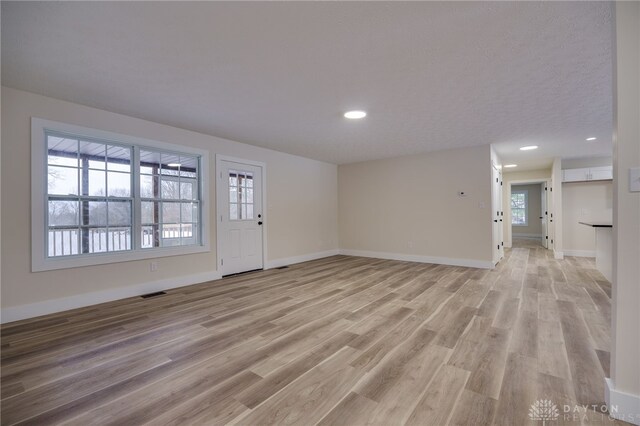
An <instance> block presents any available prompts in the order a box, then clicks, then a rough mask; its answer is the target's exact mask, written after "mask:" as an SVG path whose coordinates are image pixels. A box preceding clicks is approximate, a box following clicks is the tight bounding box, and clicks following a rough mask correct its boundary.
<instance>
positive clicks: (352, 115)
mask: <svg viewBox="0 0 640 426" xmlns="http://www.w3.org/2000/svg"><path fill="white" fill-rule="evenodd" d="M366 116H367V113H366V112H364V111H347V112H345V113H344V117H345V118H348V119H350V120H357V119H359V118H365V117H366Z"/></svg>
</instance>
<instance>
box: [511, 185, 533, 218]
mask: <svg viewBox="0 0 640 426" xmlns="http://www.w3.org/2000/svg"><path fill="white" fill-rule="evenodd" d="M528 198H529V194H528V191H526V190H522V191H511V224H512V225H515V226H527V224H528V220H529V218H528V216H529V215H528V206H529V199H528Z"/></svg>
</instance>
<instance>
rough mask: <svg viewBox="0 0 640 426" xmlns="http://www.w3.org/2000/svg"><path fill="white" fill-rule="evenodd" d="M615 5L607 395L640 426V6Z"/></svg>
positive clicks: (620, 3) (631, 3)
mask: <svg viewBox="0 0 640 426" xmlns="http://www.w3.org/2000/svg"><path fill="white" fill-rule="evenodd" d="M614 7H615V18H616V19H615V22H616V25H615V29H614V31H615V36H616V37H615V40H616V59H615V61H614V67H615V68H614V69H615V71H614V91H613V93H614V101H613V111H614V118H613V123H614V134H613V147H614V152H613V286H612V289H613V293H612V297H611V301H612V307H611V318H612V325H613V333H612V342H611V344H612V347H611V380H609V381H608V382H607V393H606V395H605V397H606V401H607V403H608V404H609V406H610V407H611V406H612V405H617V406H618V412H617V414H615V415H616V416H617V417H620V418H622V419H623V420H627V421H631V422H633V423H635V424H640V362H638V360H640V332H639V331H638V324H640V309H638V304H639V303H640V285H638V284H639V281H640V192H630V191H629V189H630V188H629V169H630V168H631V167H640V142H639V141H640V120H639V119H638V117H640V82H639V81H638V76H639V75H640V4H639V3H637V2H629V3H626V2H616V3H615V6H614ZM609 411H611V409H610V410H609ZM631 415H634V416H635V417H634V419H630V418H629V417H628V416H631ZM623 416H626V417H623Z"/></svg>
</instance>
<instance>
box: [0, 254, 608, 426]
mask: <svg viewBox="0 0 640 426" xmlns="http://www.w3.org/2000/svg"><path fill="white" fill-rule="evenodd" d="M609 297H610V285H609V283H608V282H607V281H606V280H605V279H604V278H603V277H602V276H601V275H600V273H598V272H597V271H596V269H595V267H594V262H593V260H591V259H584V258H567V259H565V260H563V261H557V260H554V259H553V258H552V257H551V256H550V253H549V252H547V251H546V250H544V249H542V247H540V246H531V247H530V246H529V245H527V244H526V242H525V243H520V244H517V245H516V247H515V248H513V249H510V250H507V251H506V258H505V259H504V260H503V261H502V262H500V264H499V265H498V267H497V268H496V269H494V270H492V271H488V270H481V269H470V268H462V267H452V266H443V265H432V264H420V263H410V262H400V261H389V260H377V259H366V258H358V257H346V256H335V257H331V258H326V259H321V260H317V261H313V262H307V263H303V264H298V265H294V266H291V267H289V268H288V269H282V270H269V271H264V272H257V273H251V274H247V275H242V276H237V277H232V278H226V279H223V280H220V281H215V282H210V283H205V284H199V285H194V286H190V287H184V288H181V289H176V290H173V291H169V292H168V294H167V295H164V296H158V297H155V298H150V299H142V298H131V299H127V300H124V301H118V302H112V303H107V304H103V305H99V306H94V307H89V308H83V309H78V310H75V311H71V312H66V313H61V314H55V315H50V316H47V317H42V318H38V319H33V320H26V321H22V322H16V323H12V324H7V325H5V326H3V327H2V364H1V366H2V373H1V375H2V409H1V415H2V424H3V425H10V424H16V423H22V424H59V423H70V424H78V425H88V424H119V425H135V424H145V423H148V424H154V425H164V424H176V425H177V424H225V423H233V424H241V425H262V424H301V425H312V424H322V425H365V424H376V425H400V424H410V425H444V424H447V423H448V424H451V425H469V424H478V425H480V424H501V425H524V424H541V422H534V421H532V420H530V419H529V418H528V414H529V408H530V406H531V404H532V403H534V402H535V401H536V400H537V399H550V400H552V401H553V402H554V403H555V404H557V406H558V407H559V408H560V418H559V419H558V420H556V421H554V422H553V424H556V423H557V424H571V425H574V424H581V423H584V424H600V423H605V424H614V423H613V422H610V421H609V420H608V419H606V416H604V417H603V415H602V414H601V413H598V412H596V411H593V410H591V409H585V408H581V409H579V410H578V411H577V412H574V413H571V416H570V418H565V416H564V413H563V412H562V411H563V410H562V406H563V405H564V404H568V405H571V406H572V407H573V405H574V404H598V405H600V404H602V403H603V395H604V388H603V387H604V380H603V379H604V377H605V374H608V368H609V367H608V365H609V353H608V349H609V338H610V337H609V334H610V333H609V328H610V327H609V324H610V299H609ZM547 424H552V423H550V422H547Z"/></svg>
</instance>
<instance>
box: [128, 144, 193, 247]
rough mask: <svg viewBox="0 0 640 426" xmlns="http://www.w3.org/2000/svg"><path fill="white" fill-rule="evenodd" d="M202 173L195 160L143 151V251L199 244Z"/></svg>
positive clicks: (141, 174) (188, 157)
mask: <svg viewBox="0 0 640 426" xmlns="http://www.w3.org/2000/svg"><path fill="white" fill-rule="evenodd" d="M198 170H199V159H198V158H197V157H195V156H185V155H182V154H175V153H166V152H162V151H151V150H146V149H145V150H141V151H140V172H141V173H140V196H141V199H142V205H141V225H142V227H141V229H142V232H141V248H143V249H146V248H152V247H165V246H185V245H194V244H199V240H200V239H199V234H198V233H197V232H196V233H194V231H193V230H194V229H195V230H196V231H197V227H194V226H192V224H193V223H195V224H197V222H199V221H200V216H199V212H200V209H199V190H198V186H199V185H198V179H199V175H198ZM187 202H188V203H187ZM187 205H188V206H189V208H188V209H187V208H186V206H187ZM187 228H188V229H190V230H191V231H189V232H186V231H184V229H187Z"/></svg>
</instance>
